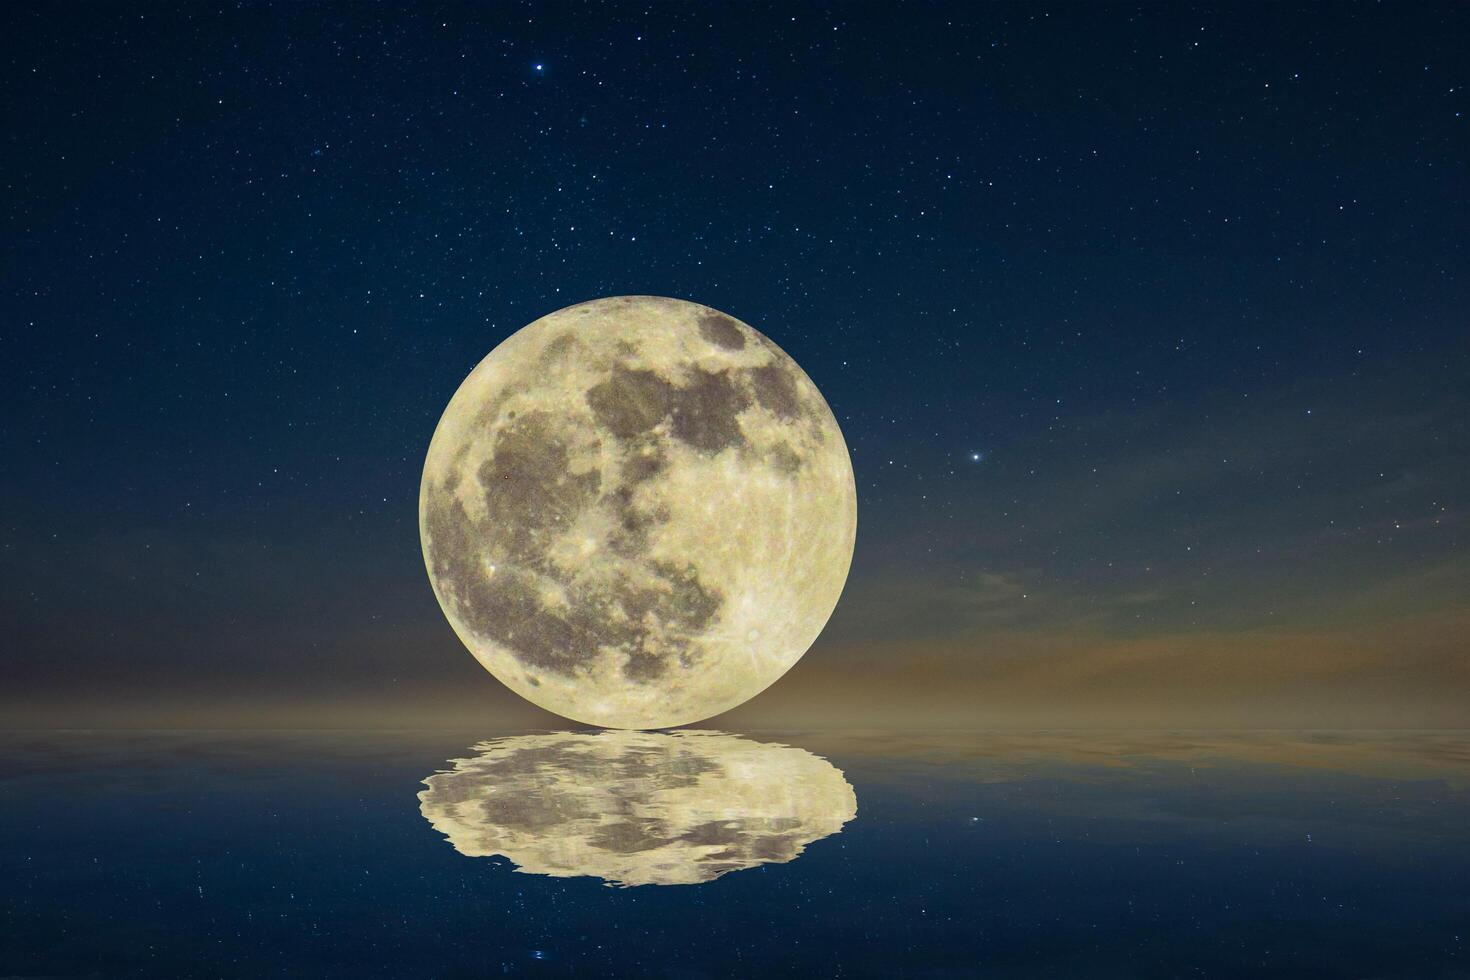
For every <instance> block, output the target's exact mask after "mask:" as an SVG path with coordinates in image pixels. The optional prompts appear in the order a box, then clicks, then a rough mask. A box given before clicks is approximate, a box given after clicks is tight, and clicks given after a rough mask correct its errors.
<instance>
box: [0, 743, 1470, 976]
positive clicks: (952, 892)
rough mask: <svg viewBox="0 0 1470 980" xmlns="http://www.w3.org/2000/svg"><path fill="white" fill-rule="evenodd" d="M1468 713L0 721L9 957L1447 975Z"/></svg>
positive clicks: (208, 967)
mask: <svg viewBox="0 0 1470 980" xmlns="http://www.w3.org/2000/svg"><path fill="white" fill-rule="evenodd" d="M1467 828H1470V736H1467V735H1466V734H1465V733H1453V732H1452V733H1366V734H1365V733H1351V734H1348V733H1330V732H1315V733H1280V732H1273V733H1248V734H1229V735H1222V734H1202V733H1168V734H1165V733H1136V734H1135V733H1065V732H1056V733H1033V734H1016V733H963V734H956V733H944V734H922V733H905V734H896V733H882V732H869V733H862V732H845V733H832V732H822V733H798V732H783V733H770V732H765V733H763V732H753V733H730V734H714V733H689V734H681V735H639V736H613V735H607V734H595V733H577V734H573V735H565V734H561V735H550V734H548V733H509V732H433V733H425V732H376V733H218V732H209V733H201V732H193V733H184V732H172V733H134V734H115V733H84V732H67V733H55V734H50V733H48V734H44V735H43V734H30V733H8V734H0V977H4V976H46V977H72V976H75V977H83V976H99V977H113V976H118V977H155V976H173V975H177V976H201V977H205V976H207V977H316V976H323V977H451V978H453V977H483V976H492V975H493V976H499V975H505V974H511V975H527V976H570V975H580V976H654V977H721V976H750V977H757V976H917V977H970V976H973V977H1006V978H1008V977H1073V976H1081V977H1105V978H1114V977H1117V978H1123V977H1138V978H1163V977H1182V976H1200V977H1444V978H1450V977H1467V976H1470V956H1467V954H1466V950H1465V946H1466V940H1467V938H1470V889H1467V886H1466V883H1467V882H1470V832H1467Z"/></svg>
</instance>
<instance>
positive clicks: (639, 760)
mask: <svg viewBox="0 0 1470 980" xmlns="http://www.w3.org/2000/svg"><path fill="white" fill-rule="evenodd" d="M424 782H425V785H427V786H428V789H426V790H424V791H423V792H422V793H420V794H419V801H420V810H421V812H422V813H423V815H424V819H425V820H427V821H429V823H430V824H431V825H432V826H433V827H434V829H435V830H437V831H439V832H440V833H441V834H443V835H444V836H445V837H447V838H448V840H449V843H450V844H452V845H453V846H454V849H455V850H457V851H458V852H459V853H461V854H464V855H466V856H467V857H489V856H503V857H505V858H507V859H509V860H510V861H511V863H512V864H514V865H515V866H516V867H517V869H518V870H521V871H525V872H528V873H530V874H544V875H552V876H554V877H558V878H575V877H591V878H597V879H600V880H602V881H605V882H607V883H608V884H610V885H623V886H633V885H692V884H698V883H700V882H705V881H713V880H715V879H716V878H718V877H720V876H721V875H725V874H728V873H730V872H731V871H739V870H743V869H745V868H754V867H757V866H759V865H762V864H773V863H774V864H783V863H785V862H787V861H791V860H794V859H795V858H796V857H797V856H798V855H800V854H801V853H802V851H803V850H804V849H805V847H806V845H808V844H810V843H811V842H813V841H815V840H819V839H821V838H823V837H828V836H830V835H832V834H835V833H837V832H838V831H839V830H841V829H842V825H843V824H845V823H847V822H848V821H849V820H851V819H852V818H853V817H854V816H855V815H856V813H857V798H856V797H855V795H854V794H853V790H852V786H851V785H849V784H848V782H847V780H845V779H843V778H842V773H840V772H839V771H837V770H836V769H835V768H833V767H832V764H831V763H829V762H827V761H826V760H825V759H822V758H820V757H818V756H815V755H812V754H811V753H810V752H807V751H804V750H802V749H796V748H792V747H790V746H787V745H774V744H769V743H765V742H756V741H752V740H750V739H745V738H739V737H737V736H734V735H726V734H723V733H720V732H701V731H681V732H673V733H664V732H627V731H603V732H596V733H578V732H554V733H551V734H546V735H517V736H511V737H509V738H498V739H491V740H489V741H486V742H482V743H480V744H479V745H477V746H475V754H474V755H472V756H470V757H469V758H464V759H456V760H454V764H453V768H452V769H450V770H449V771H447V772H441V773H437V774H435V775H433V776H430V777H429V778H428V779H426V780H425V781H424Z"/></svg>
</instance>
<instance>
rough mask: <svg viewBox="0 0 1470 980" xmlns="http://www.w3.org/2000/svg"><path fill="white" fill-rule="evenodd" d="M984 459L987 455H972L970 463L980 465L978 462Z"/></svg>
mask: <svg viewBox="0 0 1470 980" xmlns="http://www.w3.org/2000/svg"><path fill="white" fill-rule="evenodd" d="M984 458H985V454H984V453H971V454H970V462H972V463H978V462H980V461H981V460H982V459H984Z"/></svg>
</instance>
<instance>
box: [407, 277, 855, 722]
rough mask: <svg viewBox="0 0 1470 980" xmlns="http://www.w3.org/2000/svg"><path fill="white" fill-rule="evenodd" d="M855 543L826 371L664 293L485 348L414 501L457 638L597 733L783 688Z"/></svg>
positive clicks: (710, 710) (511, 681)
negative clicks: (817, 378) (816, 372)
mask: <svg viewBox="0 0 1470 980" xmlns="http://www.w3.org/2000/svg"><path fill="white" fill-rule="evenodd" d="M856 533H857V491H856V487H855V484H854V482H853V473H852V461H851V459H850V458H849V456H848V451H847V444H846V443H845V442H844V441H843V438H842V432H841V430H840V429H839V428H838V426H837V420H836V419H835V418H834V417H833V415H832V411H831V409H829V408H828V407H827V403H826V401H825V400H824V399H823V398H822V395H821V393H820V392H819V391H817V387H816V385H814V384H813V383H812V381H811V379H810V378H808V377H807V376H806V373H805V372H803V371H802V370H801V368H800V367H798V366H797V364H796V362H795V361H793V360H792V359H791V357H790V356H788V355H787V354H786V352H785V351H783V350H781V349H780V348H779V347H777V346H776V345H775V344H774V343H773V342H772V341H771V340H770V339H769V338H767V337H766V336H765V335H763V334H762V333H760V332H759V331H757V330H755V329H754V328H753V327H750V326H749V325H747V324H745V323H742V322H741V321H739V320H737V319H735V318H734V317H732V316H728V315H727V314H724V313H721V312H719V311H717V310H713V309H711V308H709V307H707V306H700V305H699V304H697V303H690V302H686V301H683V300H677V299H667V298H664V297H659V296H619V297H613V298H609V299H599V300H593V301H592V302H589V303H581V304H578V305H576V306H569V307H567V308H566V309H563V310H558V311H557V312H555V313H552V314H550V315H548V316H545V317H542V318H541V319H539V320H537V321H536V322H534V323H532V324H530V325H529V326H527V327H524V328H523V329H521V330H519V331H517V332H516V333H514V334H512V335H511V336H510V337H509V338H507V339H506V340H505V342H504V343H502V344H501V345H500V346H498V347H496V348H495V350H493V351H491V352H490V355H489V356H488V357H486V358H485V359H484V360H483V361H481V362H480V363H479V365H478V366H476V367H475V369H474V370H473V371H471V372H470V375H469V377H467V378H466V379H465V380H464V383H463V384H461V385H460V387H459V390H458V391H456V392H455V394H454V397H453V398H452V399H451V400H450V402H449V406H448V408H446V409H445V410H444V415H443V417H442V418H441V419H440V420H439V425H438V427H437V428H436V429H435V430H434V437H433V440H432V441H431V442H430V444H429V453H428V458H427V460H426V461H425V463H424V475H423V482H422V484H421V487H420V492H419V534H420V539H421V542H422V545H423V552H424V562H425V564H426V565H427V566H428V570H429V578H430V580H431V581H432V583H433V586H434V592H435V595H437V596H438V599H439V604H440V606H441V607H442V608H443V609H444V613H445V615H446V616H448V618H449V622H450V624H451V625H452V626H453V627H454V630H455V632H456V633H457V634H459V637H460V639H461V640H462V641H463V642H464V644H465V646H466V647H468V648H469V650H470V652H471V653H472V654H474V656H475V657H476V659H478V660H479V661H480V663H481V664H483V665H484V666H485V668H486V669H487V670H489V671H490V673H492V674H493V675H495V677H497V678H499V679H500V681H501V682H503V683H504V684H505V685H506V686H507V687H509V688H510V689H511V690H513V691H515V692H516V693H517V694H520V695H521V696H522V697H524V698H526V699H527V700H528V701H531V702H533V703H535V704H537V705H540V706H541V707H543V708H546V709H548V710H550V711H554V712H556V713H557V714H560V715H563V716H565V717H567V718H572V719H575V720H576V721H580V722H584V723H586V724H591V725H599V726H603V727H607V728H668V727H673V726H678V725H687V724H690V723H692V722H696V721H700V720H702V719H705V718H708V717H710V716H711V715H715V714H719V713H720V712H722V711H726V710H728V709H730V708H733V707H735V706H736V705H738V704H740V703H741V702H743V701H746V700H747V699H749V698H751V697H753V696H754V695H756V694H757V693H759V692H760V691H762V690H764V689H765V688H766V687H767V686H769V685H770V684H771V683H773V682H774V681H775V680H776V679H777V678H778V677H780V676H781V675H782V674H784V673H785V672H786V671H787V670H789V669H790V668H791V666H792V665H793V664H794V663H796V661H797V660H798V659H800V658H801V656H802V654H803V653H805V652H806V651H807V649H808V648H809V647H810V646H811V645H812V643H813V641H815V640H816V638H817V635H818V634H819V633H820V632H821V631H822V627H823V626H825V625H826V623H827V619H828V617H829V616H831V614H832V610H833V608H834V607H835V606H836V604H837V599H838V596H839V595H840V594H841V592H842V587H843V584H844V583H845V582H846V580H847V572H848V567H849V565H850V564H851V561H852V552H853V543H854V540H855V537H856Z"/></svg>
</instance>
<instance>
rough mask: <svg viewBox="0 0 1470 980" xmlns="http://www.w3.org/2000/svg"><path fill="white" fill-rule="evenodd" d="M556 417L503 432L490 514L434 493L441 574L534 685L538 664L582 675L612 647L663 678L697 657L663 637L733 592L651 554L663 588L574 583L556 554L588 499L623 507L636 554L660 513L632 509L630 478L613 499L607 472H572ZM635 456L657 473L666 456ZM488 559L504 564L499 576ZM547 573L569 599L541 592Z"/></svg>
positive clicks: (483, 474) (466, 620) (635, 676)
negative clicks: (555, 561) (557, 600)
mask: <svg viewBox="0 0 1470 980" xmlns="http://www.w3.org/2000/svg"><path fill="white" fill-rule="evenodd" d="M555 426H556V420H555V419H554V418H553V417H552V416H551V415H550V414H549V413H545V412H528V413H526V414H524V415H522V416H520V417H519V418H516V419H514V420H510V421H508V422H507V423H506V424H505V425H504V426H503V427H502V428H501V430H500V431H499V432H498V433H497V435H496V440H495V445H494V448H493V452H492V456H491V458H490V459H489V460H487V461H486V462H485V463H484V464H482V465H481V466H480V468H479V471H478V473H477V474H476V478H477V480H478V483H479V486H480V488H481V490H482V491H483V493H484V495H485V510H486V514H485V517H484V518H483V519H482V520H479V521H476V520H473V519H472V518H471V517H470V516H469V514H467V513H466V512H465V509H464V507H463V505H461V504H460V502H459V500H458V499H457V498H456V497H455V496H454V495H453V494H452V493H440V494H435V495H432V496H431V499H430V503H429V504H428V507H427V511H426V515H425V524H426V530H427V532H428V545H429V547H428V551H429V560H430V563H431V564H432V566H433V571H434V577H435V581H436V582H438V583H439V585H440V587H441V588H443V589H445V590H446V591H447V592H448V593H449V596H448V598H449V599H450V600H451V602H452V603H453V608H454V609H455V611H456V614H457V615H458V618H459V620H460V621H461V622H462V623H463V624H464V626H465V627H467V628H468V629H470V630H471V631H473V632H474V633H475V634H477V635H479V636H483V637H486V638H488V639H490V640H493V641H494V642H496V643H498V644H500V645H501V646H503V647H505V648H506V649H508V650H510V651H512V653H513V655H514V656H515V657H516V659H517V660H518V661H520V663H521V664H522V665H524V666H525V667H526V668H527V670H528V671H529V673H528V675H527V679H528V680H529V681H530V682H531V683H533V684H535V683H538V681H537V678H536V674H537V672H540V671H550V672H552V673H556V674H560V675H562V676H566V677H572V676H576V674H577V673H578V671H579V670H580V669H582V668H583V667H584V666H585V665H586V664H587V663H588V662H589V661H590V660H592V659H593V658H594V657H595V656H596V655H597V652H598V650H599V648H600V647H602V646H612V647H616V648H618V649H620V650H622V651H623V652H624V654H625V655H626V656H627V660H626V662H625V664H624V667H623V670H624V673H625V675H626V676H627V677H628V678H629V679H630V680H634V681H639V682H647V681H651V680H653V679H655V678H657V677H659V676H660V675H662V674H663V673H664V671H665V670H666V669H667V668H668V667H669V666H670V663H671V662H679V663H682V664H684V665H687V664H688V663H689V658H690V657H691V655H692V648H691V647H689V646H688V645H684V644H677V643H675V644H673V645H674V646H675V647H676V648H677V649H675V650H672V651H671V650H666V649H661V648H660V644H659V639H660V635H662V637H663V638H665V639H673V640H676V639H677V638H678V637H679V636H680V635H683V634H688V633H695V632H698V631H700V630H702V629H704V628H705V627H707V626H708V625H709V624H710V622H712V621H713V619H714V617H715V616H716V614H717V613H718V612H719V609H720V605H721V603H722V601H723V600H722V597H721V596H720V595H719V593H718V592H716V591H714V590H712V589H710V588H708V587H706V586H705V585H704V584H703V583H701V582H700V581H699V578H698V576H697V575H696V574H695V571H694V569H693V568H692V567H690V566H683V567H680V566H677V565H674V564H672V563H665V562H653V563H651V567H652V569H653V570H654V571H655V573H656V574H657V576H658V582H657V583H656V584H655V585H652V586H639V585H635V584H633V583H632V582H630V581H629V580H627V579H625V578H617V579H615V580H614V581H613V583H612V584H611V585H609V586H607V587H606V588H593V587H589V586H582V585H578V584H576V583H574V582H570V581H566V580H564V579H563V578H562V575H561V572H560V571H559V570H558V569H557V568H556V567H555V566H553V565H552V564H551V562H550V561H549V560H547V557H546V555H547V553H548V551H549V549H550V546H551V543H552V541H553V540H554V538H555V537H556V535H558V534H560V533H562V532H563V531H565V529H566V528H568V527H570V526H571V525H572V524H573V523H574V522H575V521H576V519H577V517H578V515H579V514H580V513H581V512H582V511H583V510H584V509H586V508H587V507H591V506H595V505H597V504H598V503H604V504H606V505H608V506H610V507H611V508H612V509H613V511H614V513H615V515H617V517H618V520H619V525H620V527H621V528H622V529H623V531H622V534H621V535H617V536H615V537H614V541H613V546H614V548H615V549H618V550H621V551H623V552H624V553H625V554H626V555H627V556H628V557H630V558H636V557H638V550H639V549H640V548H641V547H642V545H643V544H644V543H646V535H647V530H648V525H649V524H650V523H651V522H653V521H655V520H658V519H659V515H648V514H644V513H643V512H641V511H639V510H638V509H637V508H636V507H635V506H634V503H633V493H632V487H631V486H629V485H628V484H623V485H620V486H618V487H616V488H614V489H613V491H612V492H611V493H609V494H607V495H605V496H604V495H603V494H602V493H601V490H602V478H601V474H600V473H599V472H598V471H595V470H594V471H589V472H587V473H581V474H577V473H573V472H571V471H570V470H569V468H568V461H569V451H568V447H567V445H566V443H565V442H564V441H562V440H561V439H560V438H559V436H558V434H557V431H556V428H555ZM637 458H638V459H639V460H641V462H639V463H637V464H635V465H634V466H633V467H632V469H633V476H634V478H635V481H636V480H637V479H640V478H641V479H643V480H646V479H650V478H652V476H653V475H654V474H655V473H657V472H658V469H659V468H660V467H661V466H662V465H663V464H662V461H661V459H660V458H659V457H658V456H656V455H655V456H652V457H648V456H639V457H637ZM487 565H494V566H495V572H494V574H493V575H492V574H490V573H489V572H488V571H487V568H486V566H487ZM548 578H549V579H551V580H553V581H555V582H557V583H558V584H559V585H560V586H561V587H562V588H563V589H564V590H565V592H566V593H567V600H568V601H567V603H566V605H565V606H561V605H556V606H551V605H548V604H547V603H546V602H545V601H544V600H543V598H542V591H541V589H540V588H539V586H540V584H541V582H542V581H544V580H545V579H548Z"/></svg>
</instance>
